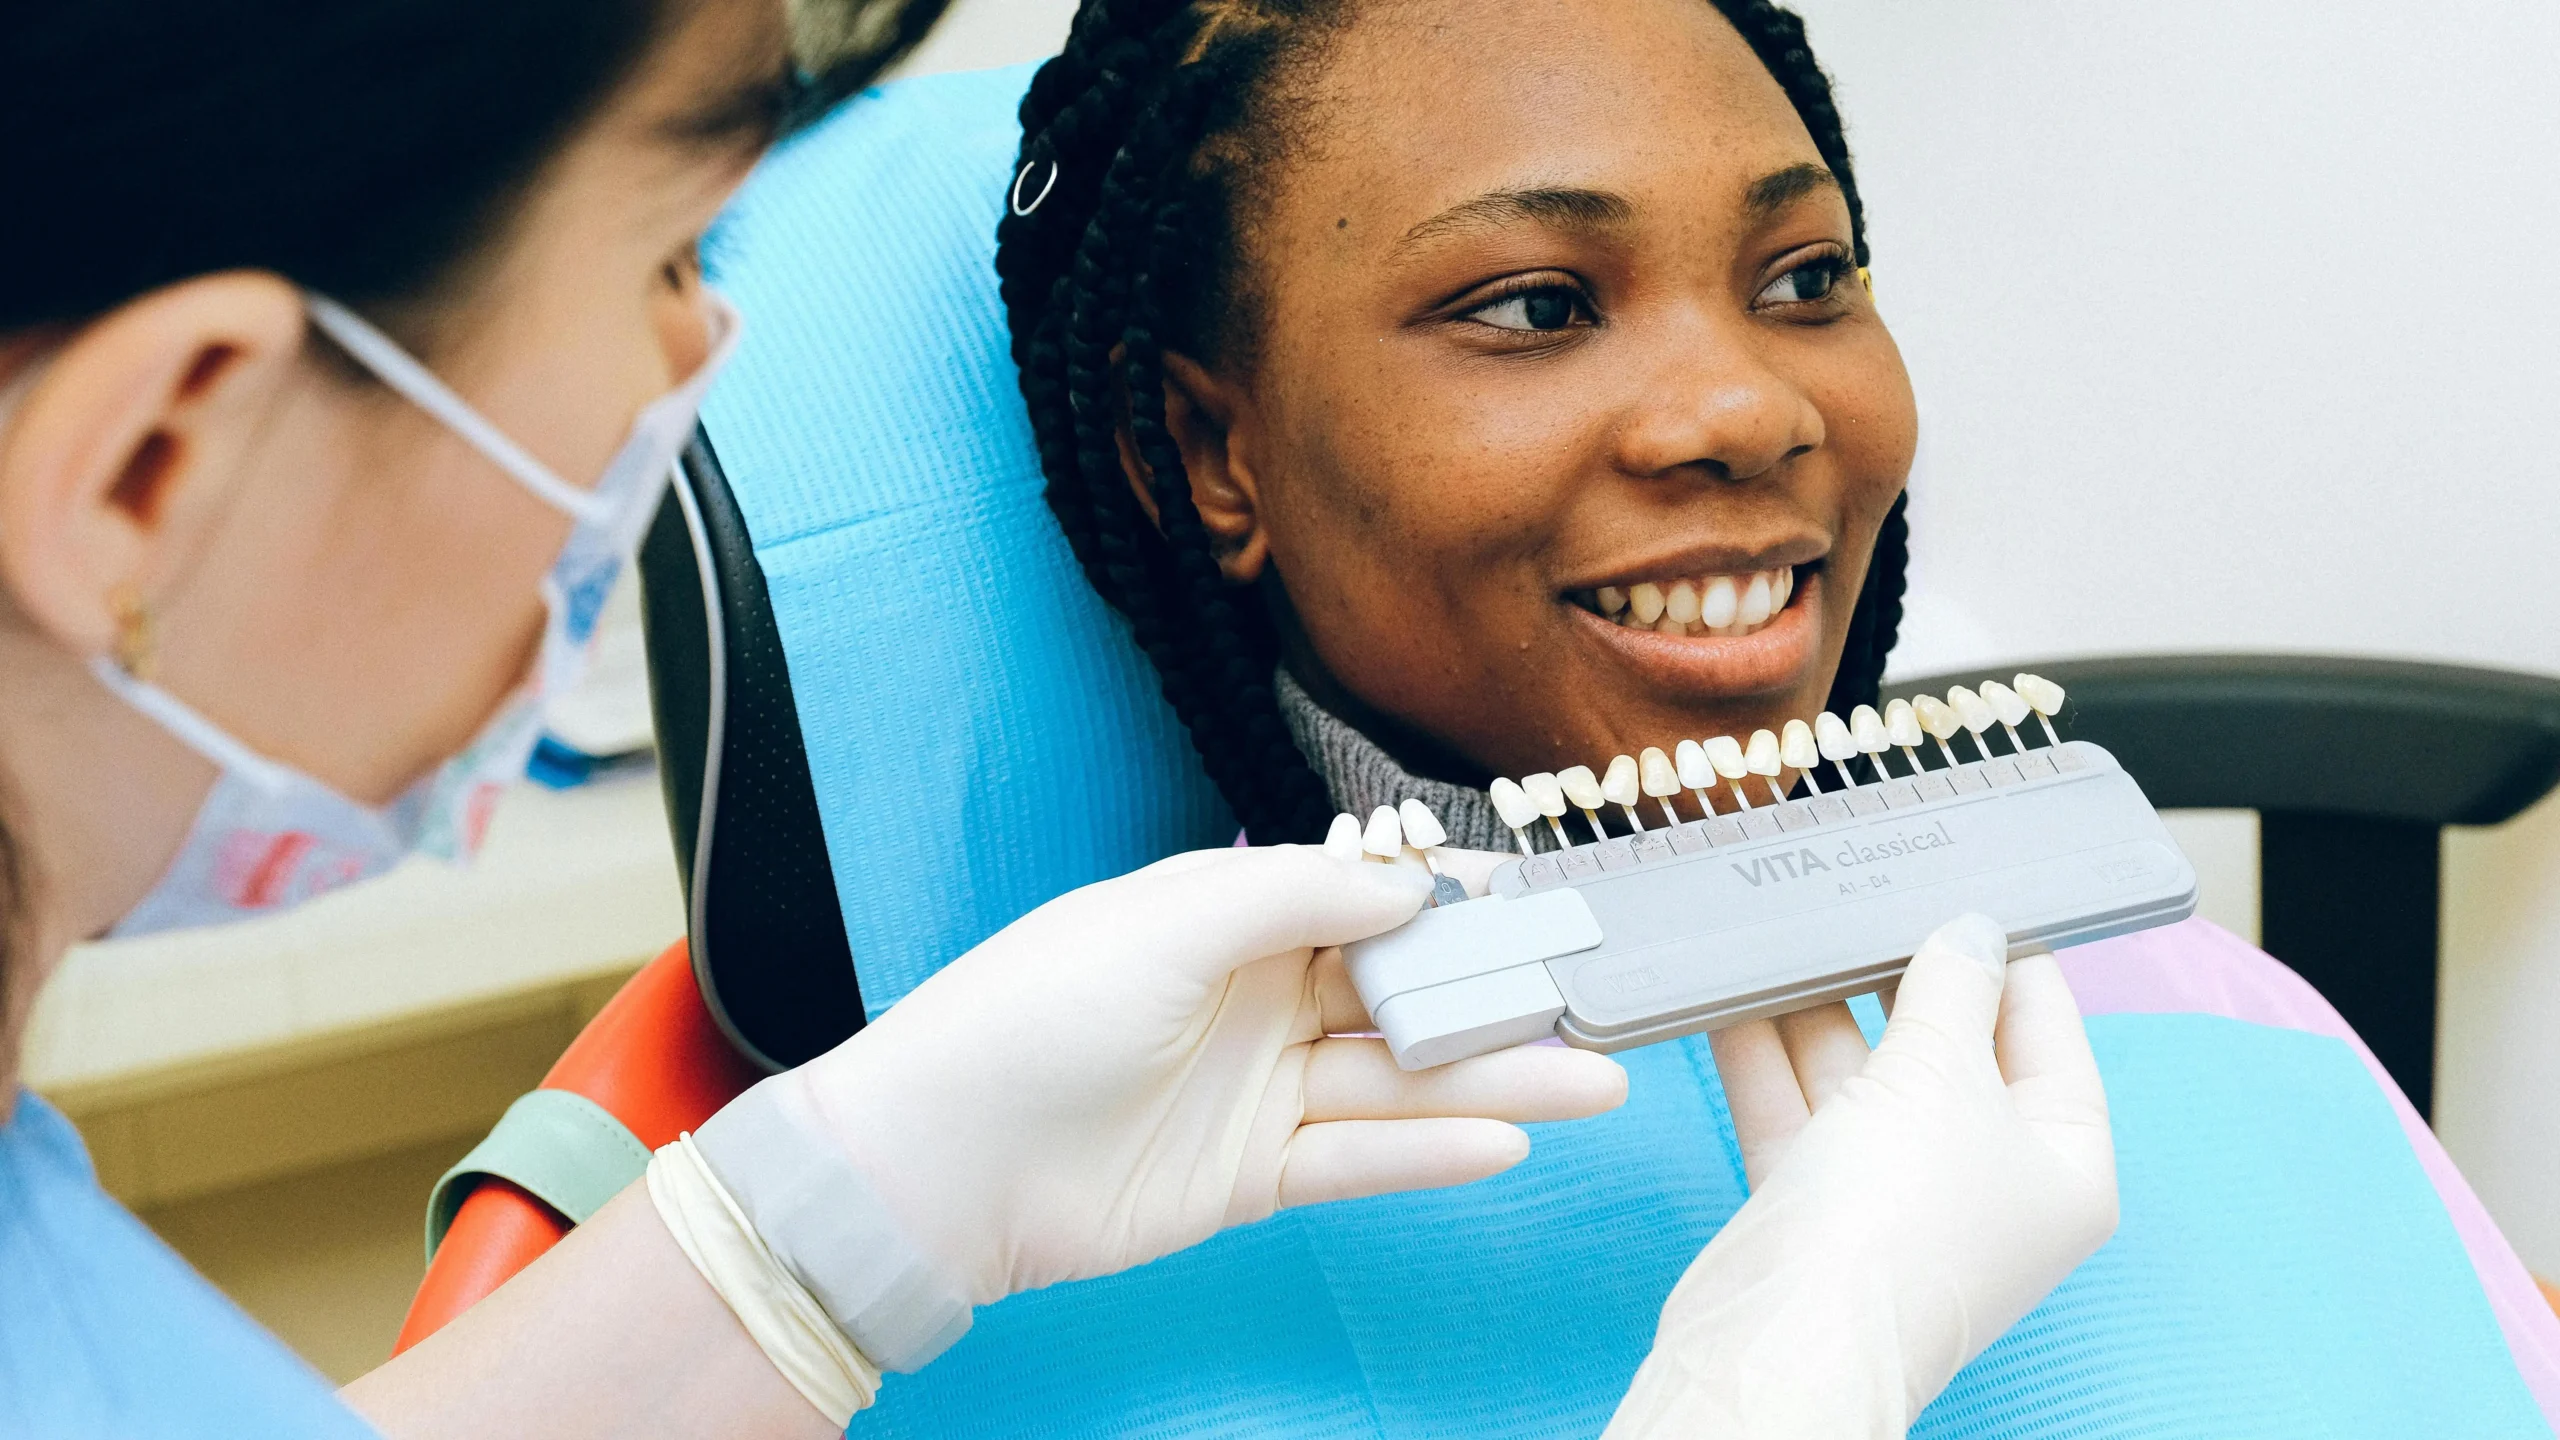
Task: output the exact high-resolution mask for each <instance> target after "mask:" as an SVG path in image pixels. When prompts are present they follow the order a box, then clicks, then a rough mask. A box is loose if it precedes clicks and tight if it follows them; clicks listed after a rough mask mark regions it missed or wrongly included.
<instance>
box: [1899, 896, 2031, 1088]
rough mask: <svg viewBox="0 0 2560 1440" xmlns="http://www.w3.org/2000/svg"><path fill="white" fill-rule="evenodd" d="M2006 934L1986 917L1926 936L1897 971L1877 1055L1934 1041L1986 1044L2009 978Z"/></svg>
mask: <svg viewBox="0 0 2560 1440" xmlns="http://www.w3.org/2000/svg"><path fill="white" fill-rule="evenodd" d="M2008 956H2009V934H2008V932H2007V931H2005V930H2003V929H2001V928H2000V923H1999V922H1998V921H1996V920H1993V919H1991V918H1990V917H1989V916H1986V915H1959V916H1957V917H1956V918H1955V919H1953V920H1950V921H1948V922H1947V923H1946V924H1944V925H1941V926H1939V927H1938V928H1937V929H1935V930H1933V931H1931V932H1930V933H1929V938H1928V939H1926V940H1923V941H1921V942H1920V949H1919V951H1918V952H1917V953H1916V954H1914V955H1913V956H1912V957H1911V966H1910V968H1909V969H1907V970H1904V971H1903V972H1902V983H1901V985H1900V987H1899V988H1898V991H1897V993H1896V994H1895V996H1894V1004H1893V1018H1892V1019H1891V1020H1889V1021H1887V1022H1885V1027H1884V1039H1883V1040H1882V1041H1881V1042H1880V1043H1879V1044H1878V1045H1877V1046H1876V1053H1877V1054H1879V1055H1882V1054H1884V1053H1885V1052H1887V1051H1899V1050H1904V1049H1908V1048H1911V1047H1913V1046H1916V1045H1928V1044H1931V1043H1933V1042H1935V1041H1937V1040H1940V1039H1943V1040H1949V1041H1954V1042H1956V1043H1958V1044H1961V1045H1964V1046H1967V1047H1971V1046H1973V1045H1983V1046H1984V1048H1985V1050H1986V1053H1987V1051H1988V1044H1987V1042H1988V1041H1989V1040H1990V1039H1991V1029H1992V1025H1993V1023H1994V1022H1995V1021H1996V1020H1998V1018H1999V1015H2000V990H2001V987H2002V985H2003V984H2005V983H2006V981H2007V979H2008V971H2009V961H2008Z"/></svg>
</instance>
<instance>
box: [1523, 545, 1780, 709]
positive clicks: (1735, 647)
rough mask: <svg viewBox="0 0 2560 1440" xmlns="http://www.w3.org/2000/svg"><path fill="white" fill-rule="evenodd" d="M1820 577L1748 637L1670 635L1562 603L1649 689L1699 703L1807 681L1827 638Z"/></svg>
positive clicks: (1588, 633) (1589, 636)
mask: <svg viewBox="0 0 2560 1440" xmlns="http://www.w3.org/2000/svg"><path fill="white" fill-rule="evenodd" d="M1822 598H1823V591H1822V572H1821V571H1820V570H1818V569H1817V570H1807V571H1804V572H1802V573H1800V575H1799V576H1798V578H1797V581H1796V590H1795V594H1794V595H1793V596H1792V597H1790V603H1789V604H1788V605H1787V607H1786V608H1785V609H1783V610H1781V611H1779V612H1778V613H1777V614H1775V615H1772V616H1771V617H1769V620H1768V623H1766V624H1764V625H1762V626H1761V627H1760V628H1759V629H1757V630H1754V631H1753V632H1751V633H1750V634H1748V635H1738V636H1722V635H1665V634H1663V633H1661V632H1660V631H1656V630H1640V629H1637V628H1635V627H1633V626H1628V625H1620V624H1617V623H1616V622H1614V621H1611V620H1606V619H1603V618H1601V617H1600V616H1599V615H1596V614H1594V613H1592V612H1591V611H1589V610H1586V609H1584V608H1583V607H1582V606H1580V605H1576V604H1573V603H1572V602H1570V601H1565V602H1561V603H1562V604H1563V605H1564V608H1565V610H1566V611H1567V612H1568V614H1569V616H1570V618H1571V620H1572V622H1573V623H1574V624H1575V625H1577V626H1579V627H1580V628H1581V631H1582V632H1583V634H1584V636H1585V637H1586V638H1587V639H1588V640H1589V641H1590V642H1591V643H1592V644H1594V645H1597V646H1598V647H1600V648H1601V650H1603V651H1604V652H1606V653H1607V654H1609V655H1610V656H1611V657H1612V658H1613V659H1614V660H1615V661H1616V662H1617V663H1618V664H1621V665H1624V666H1626V667H1627V668H1628V669H1630V670H1632V671H1634V672H1635V673H1636V674H1637V676H1638V677H1640V678H1641V679H1642V680H1643V682H1644V683H1645V684H1647V685H1648V686H1651V687H1654V688H1657V689H1659V690H1662V691H1666V692H1670V693H1673V694H1679V695H1684V696H1690V697H1696V698H1716V697H1724V696H1733V695H1757V694H1762V693H1765V692H1768V691H1772V690H1784V689H1787V688H1789V687H1790V686H1792V685H1794V684H1795V683H1796V682H1797V681H1798V680H1799V679H1801V678H1803V676H1804V673H1805V671H1806V670H1807V669H1808V668H1809V667H1810V666H1811V665H1812V664H1813V659H1814V652H1815V649H1816V647H1817V646H1819V644H1820V643H1821V640H1822Z"/></svg>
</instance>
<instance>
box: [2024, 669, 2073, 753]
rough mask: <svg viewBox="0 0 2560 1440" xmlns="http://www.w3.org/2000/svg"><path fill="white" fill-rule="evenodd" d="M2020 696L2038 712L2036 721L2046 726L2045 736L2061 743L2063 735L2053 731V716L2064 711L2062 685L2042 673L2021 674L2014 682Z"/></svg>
mask: <svg viewBox="0 0 2560 1440" xmlns="http://www.w3.org/2000/svg"><path fill="white" fill-rule="evenodd" d="M2013 683H2014V684H2016V686H2017V687H2018V698H2019V699H2021V700H2024V701H2026V702H2027V708H2028V709H2030V710H2033V711H2034V712H2036V723H2037V724H2039V725H2042V726H2043V727H2044V738H2045V739H2047V740H2049V741H2051V742H2052V743H2054V744H2056V745H2059V744H2061V743H2062V737H2061V736H2059V735H2056V734H2054V733H2053V717H2054V716H2056V715H2059V714H2061V713H2062V687H2061V686H2059V685H2056V684H2054V683H2053V682H2052V681H2050V680H2047V679H2046V678H2044V677H2043V676H2041V675H2020V676H2019V677H2018V678H2017V680H2016V681H2014V682H2013Z"/></svg>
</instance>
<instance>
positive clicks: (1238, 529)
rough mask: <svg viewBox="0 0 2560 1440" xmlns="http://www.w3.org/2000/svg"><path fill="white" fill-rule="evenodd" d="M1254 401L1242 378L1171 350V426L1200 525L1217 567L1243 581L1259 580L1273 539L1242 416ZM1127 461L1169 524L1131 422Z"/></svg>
mask: <svg viewBox="0 0 2560 1440" xmlns="http://www.w3.org/2000/svg"><path fill="white" fill-rule="evenodd" d="M1248 403H1249V402H1248V401H1247V400H1246V398H1245V395H1244V392H1243V389H1242V387H1241V386H1240V385H1239V384H1237V383H1236V382H1234V381H1230V380H1226V379H1222V378H1220V377H1219V376H1216V375H1212V374H1211V373H1209V370H1208V368H1207V367H1206V366H1203V365H1201V364H1200V363H1199V362H1198V361H1196V360H1193V359H1192V358H1191V357H1189V356H1187V355H1179V354H1175V353H1173V352H1171V351H1167V352H1166V353H1165V356H1164V422H1165V430H1166V433H1167V434H1169V435H1170V436H1171V437H1172V440H1173V444H1174V448H1175V449H1176V450H1178V451H1180V452H1181V454H1182V469H1183V473H1184V474H1186V475H1187V476H1189V477H1190V480H1191V505H1192V508H1193V509H1195V510H1198V511H1199V512H1200V524H1201V527H1202V528H1203V529H1205V530H1207V531H1208V532H1209V542H1210V544H1211V545H1212V546H1214V547H1215V548H1216V550H1217V554H1218V569H1219V570H1220V571H1221V572H1223V573H1224V574H1225V575H1226V577H1227V578H1228V579H1229V580H1231V581H1233V582H1235V583H1237V584H1240V585H1241V584H1248V583H1250V582H1252V581H1254V580H1257V579H1260V578H1261V576H1262V569H1263V566H1264V565H1265V564H1267V563H1269V561H1270V558H1271V546H1270V540H1269V537H1268V535H1267V534H1266V533H1265V532H1264V530H1263V528H1262V496H1261V484H1260V480H1259V478H1258V477H1257V476H1256V475H1255V473H1254V469H1253V462H1252V459H1251V457H1250V456H1249V455H1248V454H1247V453H1246V445H1245V439H1244V436H1245V433H1246V431H1247V429H1248V428H1249V427H1244V426H1240V425H1239V423H1238V422H1239V421H1240V420H1241V419H1242V418H1243V416H1244V415H1245V407H1246V406H1247V404H1248ZM1120 465H1121V468H1122V469H1123V470H1125V471H1126V472H1127V473H1128V476H1129V488H1130V489H1131V490H1132V491H1133V492H1135V493H1136V495H1137V497H1138V505H1139V507H1140V508H1141V509H1143V510H1145V511H1146V512H1147V519H1148V520H1150V521H1152V522H1153V523H1154V524H1155V525H1156V527H1157V528H1158V529H1162V528H1163V526H1164V517H1163V516H1162V515H1159V514H1158V513H1156V497H1155V492H1154V489H1153V488H1152V487H1151V486H1150V485H1149V484H1148V481H1147V474H1148V472H1147V467H1146V463H1145V462H1144V461H1143V460H1141V459H1140V458H1139V456H1138V447H1137V445H1136V443H1135V442H1134V441H1133V440H1132V439H1131V438H1130V435H1129V427H1128V425H1127V424H1126V423H1123V424H1122V425H1121V427H1120Z"/></svg>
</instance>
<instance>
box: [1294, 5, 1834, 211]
mask: <svg viewBox="0 0 2560 1440" xmlns="http://www.w3.org/2000/svg"><path fill="white" fill-rule="evenodd" d="M1308 83H1309V84H1310V86H1311V93H1310V94H1309V95H1308V97H1307V98H1308V100H1309V102H1310V103H1309V104H1307V105H1306V106H1304V107H1303V108H1301V109H1299V110H1298V112H1297V113H1298V119H1299V120H1300V124H1301V126H1302V128H1301V130H1300V133H1299V134H1298V135H1296V136H1294V137H1292V138H1293V139H1295V140H1296V141H1297V142H1298V147H1297V148H1298V155H1297V157H1296V159H1295V160H1294V161H1293V163H1291V164H1290V165H1288V166H1287V167H1285V169H1286V171H1287V174H1286V175H1285V177H1283V180H1282V184H1281V185H1280V186H1279V187H1277V188H1278V191H1279V193H1278V194H1276V195H1275V196H1274V197H1273V198H1274V199H1275V200H1278V201H1281V202H1282V203H1284V204H1287V205H1289V206H1290V208H1291V209H1292V210H1298V209H1300V207H1304V208H1305V209H1306V210H1310V211H1311V210H1316V209H1324V208H1327V207H1330V208H1331V209H1332V210H1334V211H1335V215H1334V216H1333V220H1334V221H1339V220H1349V221H1350V222H1351V224H1350V225H1349V226H1340V227H1338V228H1344V229H1349V228H1354V227H1360V226H1363V225H1368V226H1381V225H1384V226H1393V227H1394V235H1395V236H1397V237H1401V236H1403V235H1404V234H1405V233H1406V232H1407V231H1409V230H1412V229H1413V228H1414V227H1417V226H1428V225H1430V224H1431V223H1432V222H1433V221H1434V217H1437V216H1440V215H1441V214H1443V212H1447V211H1451V210H1452V209H1453V208H1457V207H1468V206H1470V205H1476V204H1478V202H1484V203H1485V204H1486V205H1491V206H1495V207H1498V206H1500V204H1501V203H1502V197H1504V196H1514V195H1532V196H1534V195H1539V194H1551V195H1570V194H1574V193H1577V192H1578V193H1583V194H1589V195H1596V196H1602V197H1614V199H1615V200H1617V201H1618V202H1621V203H1623V204H1624V205H1625V206H1627V207H1630V208H1631V209H1634V210H1641V209H1642V208H1644V207H1646V206H1647V204H1648V202H1653V203H1671V204H1675V205H1678V206H1680V207H1681V208H1684V209H1686V208H1690V207H1696V206H1700V205H1704V206H1708V207H1712V208H1718V209H1724V210H1737V209H1740V208H1743V207H1746V206H1748V205H1750V204H1751V202H1752V197H1753V189H1754V187H1755V186H1756V185H1759V184H1761V183H1762V182H1764V181H1765V180H1766V179H1767V178H1768V177H1769V176H1771V175H1773V174H1776V173H1779V172H1782V171H1786V170H1788V169H1790V168H1791V167H1796V166H1802V165H1805V164H1807V163H1810V164H1812V165H1814V166H1816V167H1818V166H1819V165H1820V158H1821V157H1820V154H1819V152H1818V151H1816V149H1815V148H1814V145H1813V140H1812V137H1811V136H1810V135H1809V134H1807V133H1806V131H1805V128H1804V125H1803V122H1802V121H1801V120H1799V119H1798V118H1797V116H1796V113H1795V110H1794V107H1793V106H1792V105H1791V104H1790V103H1789V102H1788V100H1787V96H1786V92H1785V91H1784V90H1782V89H1781V88H1780V87H1779V85H1778V83H1777V81H1776V80H1775V79H1774V78H1772V77H1771V76H1770V75H1769V73H1768V71H1767V70H1766V68H1765V67H1763V66H1762V64H1761V63H1760V60H1759V57H1758V56H1756V55H1754V54H1753V53H1752V51H1751V48H1750V46H1749V45H1748V44H1746V43H1745V42H1744V41H1743V39H1742V37H1741V36H1740V35H1739V34H1737V33H1736V32H1735V31H1734V29H1733V27H1732V26H1731V25H1730V24H1729V23H1727V22H1726V20H1725V19H1724V17H1723V16H1722V15H1721V14H1719V13H1718V12H1717V10H1716V8H1715V7H1714V6H1713V5H1712V4H1709V3H1706V0H1389V3H1386V4H1381V5H1376V6H1372V7H1365V8H1364V9H1363V10H1362V11H1361V12H1360V13H1359V14H1358V16H1357V17H1356V18H1355V19H1354V20H1353V22H1352V23H1351V24H1350V25H1349V26H1348V27H1346V29H1345V30H1344V31H1342V32H1341V33H1340V34H1339V35H1337V36H1335V37H1334V38H1333V40H1332V43H1330V44H1329V45H1328V46H1327V47H1326V51H1325V56H1324V63H1323V64H1322V65H1321V66H1320V67H1318V70H1317V73H1316V74H1314V75H1311V76H1309V77H1308ZM1479 208H1481V207H1479ZM1514 208H1515V209H1516V208H1517V207H1514ZM1554 208H1555V207H1550V209H1554ZM1585 208H1586V209H1589V208H1593V207H1589V206H1586V207H1585ZM1601 208H1606V207H1605V204H1604V205H1603V206H1602V207H1601ZM1461 213H1462V214H1463V213H1465V212H1464V211H1463V210H1461ZM1559 213H1561V212H1559ZM1291 218H1292V219H1294V220H1297V221H1300V222H1303V221H1304V220H1305V219H1306V218H1307V217H1306V215H1305V214H1303V213H1300V214H1295V215H1293V216H1292V217H1291ZM1625 218H1629V219H1633V218H1638V216H1637V215H1635V214H1632V213H1631V214H1630V215H1628V216H1627V217H1625ZM1328 223H1332V221H1329V222H1328ZM1372 238H1385V237H1372Z"/></svg>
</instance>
